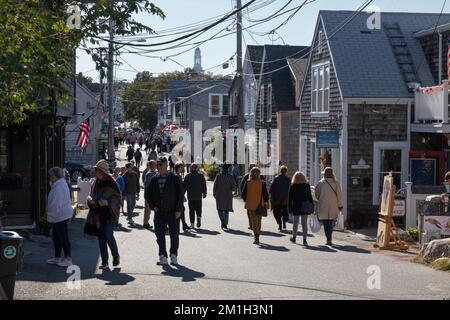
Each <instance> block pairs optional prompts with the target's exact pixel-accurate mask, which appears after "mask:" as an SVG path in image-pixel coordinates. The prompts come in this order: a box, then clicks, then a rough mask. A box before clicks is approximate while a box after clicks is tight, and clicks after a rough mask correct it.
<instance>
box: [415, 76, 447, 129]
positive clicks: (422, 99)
mask: <svg viewBox="0 0 450 320" xmlns="http://www.w3.org/2000/svg"><path fill="white" fill-rule="evenodd" d="M421 121H437V122H442V123H448V81H443V83H442V85H440V86H435V87H428V88H417V89H416V92H415V107H414V122H415V123H419V122H421Z"/></svg>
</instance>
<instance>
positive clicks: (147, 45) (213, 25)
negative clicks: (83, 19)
mask: <svg viewBox="0 0 450 320" xmlns="http://www.w3.org/2000/svg"><path fill="white" fill-rule="evenodd" d="M255 1H256V0H250V2H247V3H246V4H245V5H243V6H242V7H241V8H239V9H236V10H234V11H233V12H231V13H229V14H227V15H225V16H224V17H223V18H221V19H219V20H218V21H216V22H214V23H212V24H210V25H208V26H206V27H204V28H202V29H200V30H198V31H194V32H192V33H189V34H187V35H184V36H181V37H178V38H176V39H172V40H169V41H163V42H157V43H152V44H138V43H137V44H136V43H134V44H133V43H132V42H128V43H123V42H119V41H115V40H110V39H107V38H101V37H98V36H94V38H96V39H100V40H103V41H107V42H109V43H114V44H119V45H125V46H126V45H132V46H135V47H156V46H162V45H166V44H170V43H174V42H178V41H180V40H184V39H187V38H190V37H192V36H195V35H197V34H198V33H204V32H206V31H208V30H210V29H211V28H214V27H215V26H217V25H218V24H220V23H222V22H224V21H226V20H227V19H228V18H230V17H231V16H233V15H235V14H236V13H238V12H239V11H242V10H244V9H245V8H247V7H248V6H250V5H251V4H252V3H254V2H255Z"/></svg>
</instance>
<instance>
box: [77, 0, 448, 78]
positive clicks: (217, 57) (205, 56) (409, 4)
mask: <svg viewBox="0 0 450 320" xmlns="http://www.w3.org/2000/svg"><path fill="white" fill-rule="evenodd" d="M249 1H250V0H242V4H243V5H245V4H246V3H247V2H249ZM288 1H289V0H272V1H270V0H257V2H256V5H257V4H267V6H265V7H263V8H260V9H258V10H255V11H253V12H251V11H250V12H249V11H248V10H246V9H244V10H243V28H244V29H245V28H247V27H249V26H251V25H253V24H254V22H249V19H250V20H258V19H263V18H266V17H268V16H270V15H272V14H273V13H275V12H277V11H278V10H279V9H281V8H282V7H283V6H284V5H285V4H286V3H288ZM153 2H154V3H155V4H156V5H157V6H158V7H160V8H161V9H162V10H163V12H164V14H165V15H166V18H165V19H161V18H159V17H157V16H152V15H148V14H142V13H141V14H137V15H135V19H136V20H137V21H139V22H141V23H144V24H145V25H147V26H149V27H151V28H152V29H154V30H155V31H156V32H157V34H158V35H163V34H164V33H163V32H161V31H166V33H167V30H168V29H172V28H179V27H183V26H185V25H188V24H192V23H196V22H199V21H203V20H205V19H210V18H214V17H217V18H216V19H217V20H218V19H219V17H221V16H223V15H225V14H227V13H229V12H231V11H232V10H233V9H234V7H235V5H236V1H235V0H154V1H153ZM302 2H303V0H293V1H292V3H291V4H290V5H289V6H288V7H287V8H286V9H285V10H287V9H289V8H294V7H297V6H299V5H300V4H301V3H302ZM364 2H365V1H364V0H316V1H315V2H312V3H310V4H308V5H306V6H305V7H303V8H302V9H301V10H300V11H299V12H298V13H297V14H296V15H295V16H294V17H293V18H292V19H291V20H290V21H289V22H288V23H287V24H286V25H284V26H283V27H281V28H280V29H278V30H277V32H278V35H276V36H268V35H264V36H261V35H260V34H261V33H264V32H267V31H269V30H271V29H273V28H275V27H277V26H279V25H280V24H281V23H282V22H284V21H285V20H286V18H287V17H288V16H289V15H290V13H288V14H286V15H283V16H280V17H278V18H275V19H273V20H271V21H268V22H266V23H263V24H260V25H256V26H252V27H251V28H249V29H247V30H244V31H243V51H244V54H245V47H246V45H247V44H248V45H254V44H259V45H263V44H287V45H305V46H309V45H311V40H312V37H313V33H314V28H315V25H316V21H317V16H318V13H319V11H320V10H356V9H357V8H358V7H359V6H360V5H361V4H362V3H364ZM449 2H450V1H449ZM443 3H444V0H428V1H420V0H375V1H374V2H373V4H372V5H375V6H377V7H378V8H380V9H381V11H382V12H426V13H439V12H440V11H441V9H442V5H443ZM372 5H371V6H372ZM370 8H371V7H368V8H367V9H366V11H370V10H369V9H370ZM372 11H373V10H372ZM449 12H450V3H448V4H447V5H446V6H445V9H444V13H449ZM218 16H219V17H218ZM231 23H232V22H231V21H227V22H224V23H221V24H219V25H218V26H216V27H214V28H213V29H211V30H210V31H208V32H206V33H205V34H203V35H201V36H200V37H198V38H196V39H194V40H191V41H190V42H188V43H192V42H197V41H201V40H205V39H208V38H210V37H211V36H213V35H214V34H216V33H217V32H219V31H220V30H222V29H224V28H226V27H227V26H229V25H230V24H231ZM230 27H231V28H232V27H233V26H230ZM234 32H235V29H231V30H230V31H227V30H223V31H222V33H220V35H222V34H226V33H229V34H230V35H228V36H226V37H223V38H221V39H217V40H211V41H207V42H206V43H204V44H202V45H201V46H200V49H201V53H202V67H203V69H206V70H207V71H208V72H212V73H214V74H231V73H233V72H234V71H235V69H236V65H235V64H234V63H233V62H234V60H232V61H229V59H230V58H231V57H233V56H234V55H235V54H236V35H235V33H234ZM148 36H149V35H148V34H144V35H139V36H136V39H140V40H141V41H145V42H139V43H140V44H150V43H154V42H161V41H167V40H171V39H173V38H174V37H176V36H168V37H160V38H153V39H148V38H147V39H145V37H148ZM118 41H124V40H123V39H118ZM167 46H169V45H167ZM167 46H158V47H151V48H148V49H152V50H154V49H163V48H166V47H167ZM190 48H192V49H191V50H189V51H187V52H185V53H182V54H179V55H177V56H173V57H171V58H170V59H166V57H168V56H170V55H174V54H178V53H181V52H182V51H185V50H188V49H190ZM126 50H129V51H135V52H136V49H135V48H128V49H126V47H124V48H122V49H120V56H119V57H117V60H118V61H119V62H120V63H121V65H120V66H116V69H115V79H116V80H126V81H132V80H133V79H134V77H135V75H136V73H137V72H141V71H150V72H151V73H153V74H155V75H157V74H159V73H163V72H171V71H176V70H178V71H183V70H184V68H185V67H193V65H194V50H195V47H194V46H187V47H181V48H180V47H178V48H174V49H170V50H160V51H157V52H152V53H145V54H146V55H151V56H152V57H144V56H141V55H137V54H135V53H126V52H124V51H126ZM164 60H165V61H164ZM227 61H229V67H228V68H227V69H223V68H222V65H223V63H224V62H227ZM77 72H82V73H83V74H85V75H86V76H89V77H91V78H93V79H94V81H95V82H98V81H99V74H98V72H97V71H96V70H95V65H94V63H93V62H92V59H91V57H90V56H89V55H87V54H86V53H85V52H84V51H82V50H77Z"/></svg>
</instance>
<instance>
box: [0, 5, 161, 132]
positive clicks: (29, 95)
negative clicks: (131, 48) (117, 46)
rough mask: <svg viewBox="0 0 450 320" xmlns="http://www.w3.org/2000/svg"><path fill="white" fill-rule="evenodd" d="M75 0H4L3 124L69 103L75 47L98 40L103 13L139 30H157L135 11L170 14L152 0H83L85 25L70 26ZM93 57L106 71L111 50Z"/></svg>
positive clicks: (0, 45) (122, 30)
mask: <svg viewBox="0 0 450 320" xmlns="http://www.w3.org/2000/svg"><path fill="white" fill-rule="evenodd" d="M72 3H73V1H71V0H70V1H69V0H28V1H11V0H0V26H1V28H0V105H1V108H2V112H1V113H0V126H8V125H10V124H18V123H20V122H22V121H24V120H25V119H26V118H27V116H28V115H29V114H30V113H32V112H51V109H50V108H49V105H50V101H52V103H53V104H54V103H57V104H64V100H65V99H67V98H70V95H69V92H68V90H69V89H70V85H69V84H70V83H71V79H73V77H74V75H73V71H72V69H73V68H72V66H73V58H74V56H73V52H74V50H73V49H74V48H75V47H84V48H87V42H88V41H90V42H91V43H93V44H98V43H99V39H100V35H101V34H102V33H104V32H106V31H107V29H108V27H109V26H108V24H107V23H103V24H98V23H97V21H98V19H99V18H106V19H108V18H110V17H112V18H113V19H114V20H115V21H116V29H115V33H116V34H118V35H133V34H136V33H138V32H150V33H151V32H153V30H152V29H151V28H149V27H148V26H145V25H143V24H142V23H139V22H137V21H135V20H134V19H133V18H132V14H134V13H142V12H144V13H149V14H153V15H157V16H159V17H162V18H164V13H163V12H162V11H161V10H160V9H159V8H158V7H156V6H155V5H153V4H152V3H151V2H149V1H142V0H131V1H123V2H117V1H109V0H98V1H96V2H95V3H94V4H87V3H81V4H79V5H80V8H81V10H82V27H81V30H71V29H69V28H68V27H67V26H66V20H67V18H68V14H67V12H66V10H67V7H68V5H69V4H72ZM91 53H92V57H93V59H94V61H95V63H96V65H97V68H98V69H99V70H100V72H101V73H104V72H103V67H104V66H105V61H104V60H105V59H106V55H105V56H104V57H103V59H101V58H100V55H99V54H98V51H92V52H91Z"/></svg>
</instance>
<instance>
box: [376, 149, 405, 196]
mask: <svg viewBox="0 0 450 320" xmlns="http://www.w3.org/2000/svg"><path fill="white" fill-rule="evenodd" d="M391 171H392V176H393V177H394V185H395V186H396V187H397V190H398V189H400V188H401V179H402V150H401V149H391V150H389V149H381V150H380V173H379V175H380V177H379V179H380V180H379V181H384V176H386V175H388V174H389V172H391ZM378 189H379V190H378V192H379V193H380V194H381V192H382V190H383V184H382V183H380V185H379V187H378Z"/></svg>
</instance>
